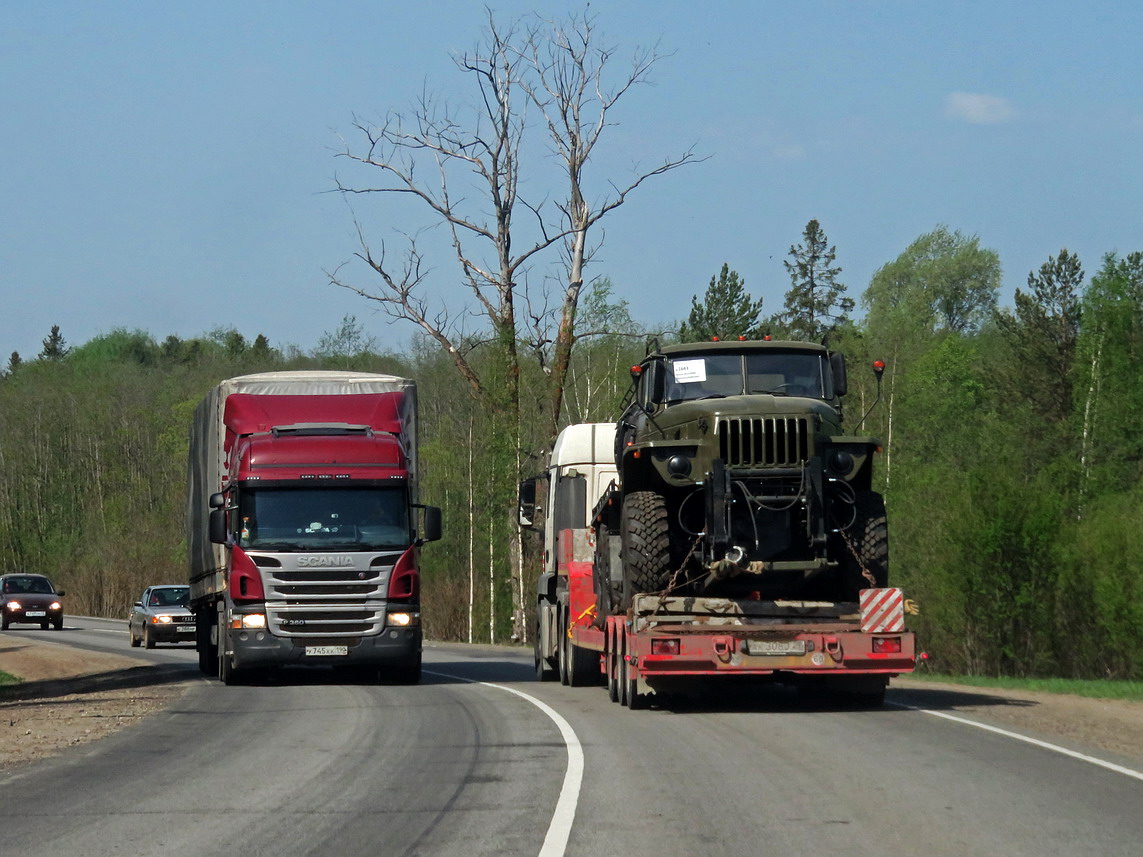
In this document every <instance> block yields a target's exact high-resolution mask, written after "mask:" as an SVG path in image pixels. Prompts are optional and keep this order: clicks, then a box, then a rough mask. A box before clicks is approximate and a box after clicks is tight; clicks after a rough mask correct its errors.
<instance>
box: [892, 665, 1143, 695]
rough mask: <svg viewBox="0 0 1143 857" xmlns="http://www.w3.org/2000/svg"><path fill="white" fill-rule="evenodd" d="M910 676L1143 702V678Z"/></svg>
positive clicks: (934, 680)
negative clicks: (1138, 679)
mask: <svg viewBox="0 0 1143 857" xmlns="http://www.w3.org/2000/svg"><path fill="white" fill-rule="evenodd" d="M908 678H913V679H918V680H920V681H932V682H944V683H946V684H964V685H969V686H971V687H986V688H993V689H997V690H1035V691H1040V692H1041V693H1070V694H1072V695H1073V696H1086V697H1090V698H1092V699H1123V700H1128V701H1132V702H1141V701H1143V681H1110V680H1104V679H1092V680H1088V679H1070V678H992V677H989V676H976V675H941V674H939V673H931V672H925V673H921V672H915V673H910V674H909V676H908Z"/></svg>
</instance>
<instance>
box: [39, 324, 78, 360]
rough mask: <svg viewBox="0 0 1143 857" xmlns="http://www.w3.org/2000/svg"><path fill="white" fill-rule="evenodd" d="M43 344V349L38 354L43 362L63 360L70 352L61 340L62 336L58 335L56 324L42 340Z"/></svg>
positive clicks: (64, 341)
mask: <svg viewBox="0 0 1143 857" xmlns="http://www.w3.org/2000/svg"><path fill="white" fill-rule="evenodd" d="M43 342H44V349H43V351H41V352H40V354H39V356H40V358H41V359H43V360H63V358H65V357H67V355H68V352H69V351H70V350H71V349H70V348H68V347H67V342H66V340H65V339H64V338H63V334H61V333H60V326H59V325H58V324H53V325H52V331H51V333H49V334H48V335H47V336H46V337H45V338H44V341H43Z"/></svg>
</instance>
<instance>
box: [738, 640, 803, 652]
mask: <svg viewBox="0 0 1143 857" xmlns="http://www.w3.org/2000/svg"><path fill="white" fill-rule="evenodd" d="M747 653H748V654H751V655H804V654H805V653H806V641H805V640H751V641H750V643H749V646H748V648H747Z"/></svg>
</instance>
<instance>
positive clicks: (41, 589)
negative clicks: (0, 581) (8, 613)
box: [4, 577, 55, 595]
mask: <svg viewBox="0 0 1143 857" xmlns="http://www.w3.org/2000/svg"><path fill="white" fill-rule="evenodd" d="M4 591H5V592H6V593H8V594H10V595H16V594H36V595H54V594H55V590H54V589H52V585H51V583H49V582H48V579H47V578H46V577H7V578H5V579H4Z"/></svg>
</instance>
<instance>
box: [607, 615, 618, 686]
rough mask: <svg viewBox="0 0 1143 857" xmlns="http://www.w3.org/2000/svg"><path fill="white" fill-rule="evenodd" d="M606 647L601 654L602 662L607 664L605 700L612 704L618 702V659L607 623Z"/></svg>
mask: <svg viewBox="0 0 1143 857" xmlns="http://www.w3.org/2000/svg"><path fill="white" fill-rule="evenodd" d="M605 639H606V641H607V642H606V645H605V646H604V648H605V651H604V653H603V658H604V662H605V663H606V664H607V698H608V699H610V700H611V701H612V702H618V701H619V659H618V657H617V656H616V640H615V635H614V634H612V633H611V626H610V623H608V629H607V633H606V635H605Z"/></svg>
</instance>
